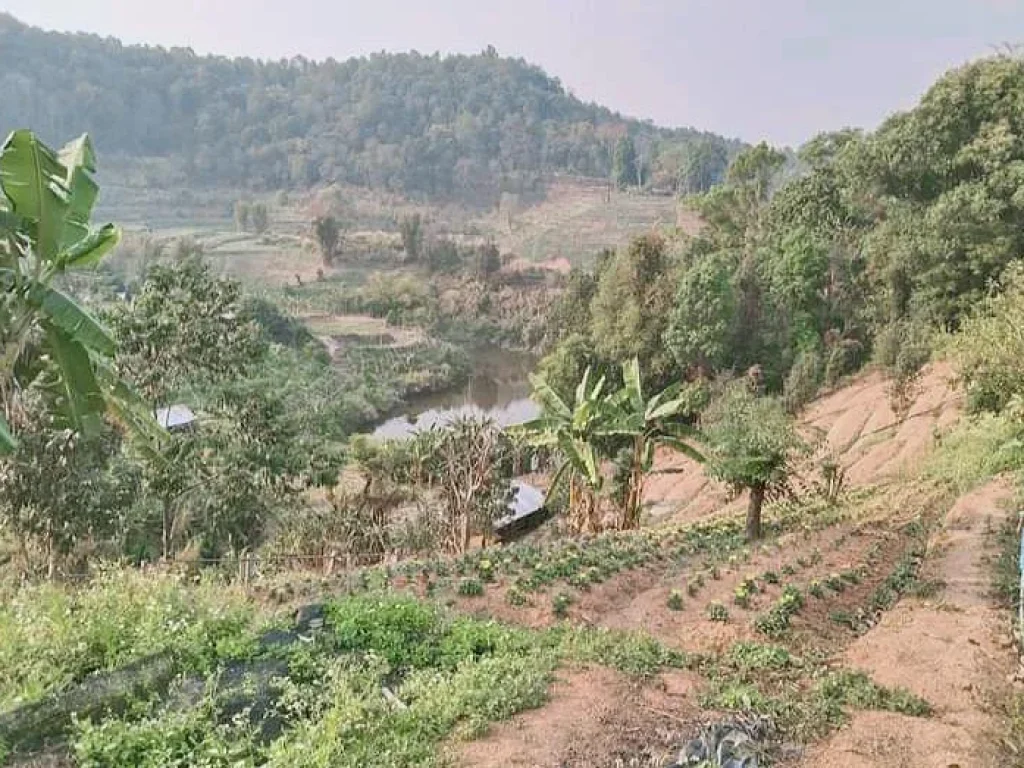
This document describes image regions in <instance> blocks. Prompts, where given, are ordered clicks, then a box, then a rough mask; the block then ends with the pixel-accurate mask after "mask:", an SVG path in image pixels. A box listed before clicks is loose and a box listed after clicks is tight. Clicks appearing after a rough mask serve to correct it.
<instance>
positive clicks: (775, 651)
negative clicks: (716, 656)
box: [729, 642, 793, 670]
mask: <svg viewBox="0 0 1024 768" xmlns="http://www.w3.org/2000/svg"><path fill="white" fill-rule="evenodd" d="M729 659H730V661H732V662H733V663H734V664H736V666H737V667H739V668H740V669H743V670H760V669H785V668H786V667H788V666H789V665H790V664H792V662H793V658H792V657H791V656H790V655H789V651H788V650H786V649H785V648H783V647H782V646H781V645H766V644H763V643H748V642H740V643H736V644H735V645H733V647H732V648H730V649H729Z"/></svg>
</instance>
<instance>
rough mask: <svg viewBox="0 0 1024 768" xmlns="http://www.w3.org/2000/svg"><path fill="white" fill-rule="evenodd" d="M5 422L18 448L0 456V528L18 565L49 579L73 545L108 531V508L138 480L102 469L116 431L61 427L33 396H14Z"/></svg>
mask: <svg viewBox="0 0 1024 768" xmlns="http://www.w3.org/2000/svg"><path fill="white" fill-rule="evenodd" d="M12 423H13V425H14V426H15V428H16V429H17V430H18V433H19V436H20V443H19V450H18V451H17V452H16V453H15V454H14V455H13V456H10V457H5V458H0V524H2V525H3V528H4V530H5V531H6V532H7V533H8V534H10V535H11V536H13V537H14V538H15V540H16V541H17V542H18V545H19V552H20V555H21V558H22V560H23V562H22V567H23V568H24V569H25V570H26V571H27V572H29V573H41V572H43V570H44V566H45V570H46V572H47V573H48V574H49V576H51V577H53V576H56V575H57V570H58V568H59V566H60V564H61V562H62V560H63V559H64V558H65V557H67V556H68V555H69V554H70V553H71V552H72V550H73V549H74V548H75V546H76V545H79V544H81V543H83V542H84V541H86V540H87V539H89V538H90V537H93V538H97V539H103V538H106V537H108V536H110V535H111V534H113V533H115V523H116V510H117V508H118V507H120V506H122V505H123V502H124V501H125V499H126V498H127V499H130V498H131V497H132V496H134V494H135V493H136V492H137V491H138V482H137V480H138V478H137V475H135V474H134V473H132V472H131V470H130V469H128V470H127V471H126V472H125V473H124V474H122V475H119V474H118V473H117V472H115V471H111V470H110V468H109V466H108V461H109V458H110V457H111V456H112V455H114V453H115V452H116V450H117V448H118V445H119V443H120V440H119V438H118V436H117V433H116V432H114V431H113V430H111V429H109V428H107V429H105V430H103V431H102V432H100V433H99V434H83V433H80V432H75V431H73V430H70V429H67V428H65V427H64V426H63V425H62V424H61V423H60V422H59V420H58V419H56V418H55V417H54V415H53V413H52V411H51V410H50V409H49V408H48V407H47V406H46V399H45V397H44V396H42V395H41V393H39V392H38V391H29V392H23V393H22V395H21V397H20V403H19V408H18V410H17V411H16V412H15V414H14V419H12Z"/></svg>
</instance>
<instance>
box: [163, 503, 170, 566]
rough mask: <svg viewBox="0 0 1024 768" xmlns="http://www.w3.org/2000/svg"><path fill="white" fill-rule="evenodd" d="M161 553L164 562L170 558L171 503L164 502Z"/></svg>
mask: <svg viewBox="0 0 1024 768" xmlns="http://www.w3.org/2000/svg"><path fill="white" fill-rule="evenodd" d="M162 544H163V550H164V552H163V554H164V562H165V563H166V562H167V561H168V560H170V559H171V505H170V503H169V502H167V501H165V502H164V530H163V541H162Z"/></svg>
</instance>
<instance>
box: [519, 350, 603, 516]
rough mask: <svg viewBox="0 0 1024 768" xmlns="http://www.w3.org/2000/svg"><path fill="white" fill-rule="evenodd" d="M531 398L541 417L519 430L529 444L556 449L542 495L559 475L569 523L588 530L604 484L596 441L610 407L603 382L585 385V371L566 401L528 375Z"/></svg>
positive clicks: (555, 481) (588, 374) (542, 382)
mask: <svg viewBox="0 0 1024 768" xmlns="http://www.w3.org/2000/svg"><path fill="white" fill-rule="evenodd" d="M530 382H531V384H532V385H533V397H534V399H535V400H536V401H537V403H538V404H539V405H540V407H541V416H540V418H538V419H535V420H534V421H531V422H528V423H526V424H523V425H522V426H521V427H519V431H521V433H522V434H523V435H524V436H525V437H526V440H527V442H528V443H530V444H531V445H534V446H537V447H542V446H547V447H552V448H555V449H557V451H558V454H559V455H560V457H561V461H560V463H559V465H558V468H557V469H556V470H555V474H554V476H553V477H552V479H551V484H550V486H549V489H548V495H549V496H550V494H551V492H552V491H553V490H554V489H555V488H556V487H557V486H558V483H559V482H560V481H561V480H562V478H563V476H565V475H568V480H569V525H570V526H571V527H572V528H573V529H574V530H577V531H581V532H593V531H597V530H598V529H599V528H600V526H601V523H600V516H601V515H600V503H599V502H600V494H601V490H602V487H603V485H604V475H603V473H602V471H601V460H602V456H601V454H600V453H599V451H598V448H597V443H598V441H599V440H600V439H601V438H602V437H607V436H608V435H607V433H606V431H605V430H606V427H607V426H608V414H609V411H610V407H611V403H610V400H609V397H608V395H606V394H605V393H604V386H605V379H604V377H602V378H601V379H600V380H599V381H598V382H597V383H596V384H594V385H593V386H591V384H590V369H589V368H588V369H587V370H586V372H585V373H584V374H583V380H582V381H580V383H579V385H578V386H577V387H576V395H575V398H574V400H573V402H572V403H567V402H565V400H563V399H562V398H561V397H560V396H559V394H558V393H557V392H555V390H554V389H553V388H552V387H551V386H550V385H549V384H548V383H547V382H546V381H545V380H544V379H543V378H542V377H540V376H531V377H530Z"/></svg>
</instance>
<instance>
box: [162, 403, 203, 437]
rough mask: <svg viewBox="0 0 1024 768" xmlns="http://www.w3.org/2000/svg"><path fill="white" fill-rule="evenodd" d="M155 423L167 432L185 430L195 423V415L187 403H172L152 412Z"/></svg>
mask: <svg viewBox="0 0 1024 768" xmlns="http://www.w3.org/2000/svg"><path fill="white" fill-rule="evenodd" d="M153 415H154V416H155V417H156V420H157V423H158V424H159V425H160V426H161V427H163V428H164V429H166V430H167V431H168V432H186V431H188V430H190V429H192V428H193V427H195V424H196V421H197V419H196V415H195V413H193V412H192V409H191V408H189V407H188V406H187V405H182V404H179V405H172V406H170V407H168V408H157V409H156V411H155V412H154V413H153Z"/></svg>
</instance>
